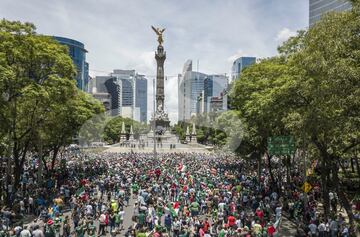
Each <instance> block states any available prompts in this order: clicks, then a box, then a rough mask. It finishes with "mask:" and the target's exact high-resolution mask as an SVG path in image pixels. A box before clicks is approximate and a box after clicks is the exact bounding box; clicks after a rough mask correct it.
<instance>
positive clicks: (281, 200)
mask: <svg viewBox="0 0 360 237" xmlns="http://www.w3.org/2000/svg"><path fill="white" fill-rule="evenodd" d="M70 154H71V153H70ZM63 166H64V167H63V170H62V171H61V172H60V171H58V172H56V174H52V175H51V176H48V177H46V180H44V183H45V185H44V186H43V187H39V185H38V184H37V180H38V179H37V177H36V174H38V172H34V169H36V164H35V162H31V161H29V162H28V163H27V164H26V168H25V172H24V174H23V175H22V187H21V192H19V193H18V194H16V195H15V196H14V201H13V203H14V204H13V205H12V206H11V207H9V206H8V207H6V206H5V207H3V208H2V210H1V216H2V218H1V223H0V236H21V237H30V236H34V237H42V236H47V237H55V236H56V237H57V236H64V237H68V236H78V237H83V236H89V237H91V236H105V235H106V236H133V237H143V236H153V237H160V236H163V237H165V236H174V237H185V236H188V237H190V236H194V237H195V236H199V237H210V236H219V237H225V236H226V237H236V236H254V237H264V236H266V237H268V236H281V235H280V233H281V226H282V219H283V218H284V216H283V215H286V218H288V219H290V220H295V221H297V223H298V224H299V223H303V224H302V225H300V224H299V225H298V230H297V233H296V236H331V237H333V236H349V230H348V226H347V224H346V222H345V220H344V218H343V217H342V216H341V215H338V216H333V217H332V218H331V219H329V220H325V219H324V218H323V217H322V216H321V215H319V214H318V210H317V203H318V202H317V199H318V198H319V192H318V189H317V188H314V189H313V191H311V192H309V194H308V195H306V194H304V193H303V192H302V191H301V190H300V189H299V187H300V186H301V183H302V182H303V180H302V179H301V177H300V175H297V173H296V172H295V173H294V174H293V175H294V177H293V182H292V183H284V184H282V185H281V186H280V187H279V186H278V185H274V182H272V181H271V179H270V175H269V174H268V171H267V170H266V169H263V170H261V172H260V174H259V172H258V169H257V168H256V167H255V166H254V165H253V164H252V163H247V162H244V161H243V160H240V159H238V158H237V157H235V156H233V155H231V154H198V153H162V154H158V155H157V157H156V158H155V157H153V156H152V155H151V154H148V153H98V154H87V155H86V156H85V157H84V156H81V157H79V156H71V155H68V157H67V159H66V164H63ZM17 215H21V216H29V215H30V216H35V219H34V220H32V221H30V222H28V223H27V224H24V223H25V222H22V221H21V220H22V219H24V218H22V219H21V218H20V221H19V220H18V219H16V216H17Z"/></svg>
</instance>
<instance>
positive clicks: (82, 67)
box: [53, 36, 89, 91]
mask: <svg viewBox="0 0 360 237" xmlns="http://www.w3.org/2000/svg"><path fill="white" fill-rule="evenodd" d="M53 38H54V39H55V40H56V41H58V42H59V43H60V44H62V45H66V46H67V47H68V48H69V55H70V57H71V59H72V60H73V62H74V64H75V66H76V71H77V73H76V86H77V87H78V88H79V89H80V90H83V91H88V89H87V88H88V81H89V64H88V63H87V62H86V53H87V50H86V49H85V46H84V44H83V43H81V42H79V41H77V40H74V39H69V38H65V37H60V36H53Z"/></svg>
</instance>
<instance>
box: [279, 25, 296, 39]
mask: <svg viewBox="0 0 360 237" xmlns="http://www.w3.org/2000/svg"><path fill="white" fill-rule="evenodd" d="M295 35H296V31H291V30H290V29H288V28H286V27H285V28H283V29H282V30H280V31H279V32H278V33H277V35H276V38H275V40H276V41H277V42H279V43H282V42H284V41H286V40H288V39H289V38H290V37H292V36H295Z"/></svg>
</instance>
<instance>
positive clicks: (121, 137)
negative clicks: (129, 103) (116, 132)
mask: <svg viewBox="0 0 360 237" xmlns="http://www.w3.org/2000/svg"><path fill="white" fill-rule="evenodd" d="M126 140H127V139H126V130H125V123H124V122H122V124H121V132H120V143H122V142H125V141H126Z"/></svg>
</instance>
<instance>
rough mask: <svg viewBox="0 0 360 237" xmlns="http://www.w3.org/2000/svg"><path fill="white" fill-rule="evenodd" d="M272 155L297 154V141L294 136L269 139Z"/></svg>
mask: <svg viewBox="0 0 360 237" xmlns="http://www.w3.org/2000/svg"><path fill="white" fill-rule="evenodd" d="M268 151H269V154H270V155H292V154H294V152H295V140H294V137H292V136H278V137H269V138H268Z"/></svg>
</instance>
